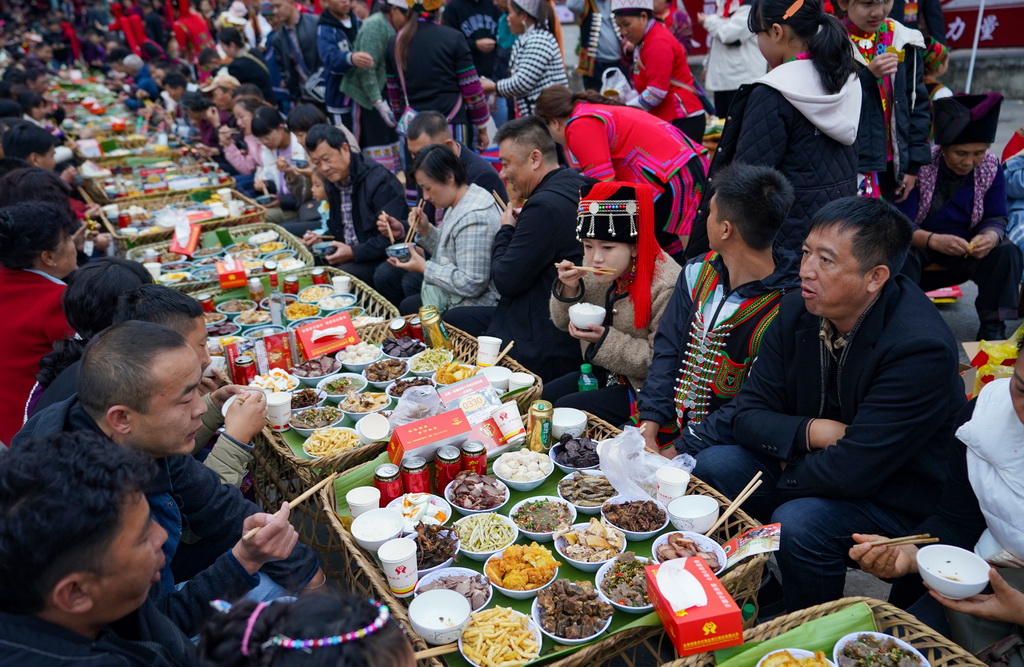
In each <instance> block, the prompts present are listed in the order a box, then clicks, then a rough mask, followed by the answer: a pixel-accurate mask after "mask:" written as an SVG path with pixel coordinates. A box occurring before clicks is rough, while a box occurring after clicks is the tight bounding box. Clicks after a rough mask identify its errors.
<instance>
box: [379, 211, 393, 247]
mask: <svg viewBox="0 0 1024 667" xmlns="http://www.w3.org/2000/svg"><path fill="white" fill-rule="evenodd" d="M380 217H382V218H384V226H385V227H387V228H388V238H389V239H391V245H394V244H395V234H394V232H392V231H391V222H390V221H388V216H387V213H385V212H384V211H381V212H380Z"/></svg>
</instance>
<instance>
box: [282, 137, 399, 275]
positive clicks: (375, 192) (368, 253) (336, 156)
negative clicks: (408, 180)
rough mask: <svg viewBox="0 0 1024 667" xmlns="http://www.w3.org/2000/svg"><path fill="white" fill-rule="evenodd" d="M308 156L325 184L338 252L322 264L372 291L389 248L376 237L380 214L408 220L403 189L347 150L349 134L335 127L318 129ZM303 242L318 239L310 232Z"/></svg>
mask: <svg viewBox="0 0 1024 667" xmlns="http://www.w3.org/2000/svg"><path fill="white" fill-rule="evenodd" d="M306 150H307V151H309V159H310V162H311V163H312V165H313V167H315V168H316V169H317V170H318V171H319V172H320V174H321V175H322V176H323V178H324V181H325V183H324V185H325V187H326V189H327V203H328V204H329V206H330V208H331V211H330V218H329V219H328V223H327V226H328V229H329V231H330V232H331V234H332V235H333V236H334V238H335V240H334V241H332V242H331V245H332V246H334V251H333V252H332V253H331V254H329V255H327V256H326V257H325V258H324V259H325V260H326V261H327V263H328V264H330V265H332V266H334V267H337V268H339V269H341V270H342V271H347V272H348V273H351V274H352V275H354V276H355V277H356V278H359V279H360V280H362V281H364V282H366V283H367V284H369V285H371V286H372V285H373V274H374V271H376V270H377V266H378V265H380V264H381V263H382V262H383V261H384V260H385V258H386V253H385V249H386V248H387V247H388V245H390V243H391V241H390V240H389V239H388V237H387V236H385V235H384V234H381V233H380V232H379V231H377V217H378V216H379V215H380V213H381V211H384V212H386V213H387V214H389V215H392V216H394V217H396V218H399V219H404V218H405V217H406V212H407V210H408V209H407V206H406V203H405V192H404V191H403V189H402V183H401V182H400V181H399V180H398V179H397V178H395V176H394V174H392V173H391V172H390V171H388V170H387V169H385V168H384V167H382V166H381V165H379V164H377V163H376V162H374V161H373V160H371V159H370V158H367V157H364V156H363V155H362V154H361V153H357V152H352V151H351V150H349V145H348V139H347V138H346V137H345V134H344V133H343V132H342V131H341V130H339V129H338V128H336V127H334V126H331V125H314V126H313V127H312V129H310V131H309V134H307V135H306ZM302 240H303V243H306V244H307V245H310V244H312V243H316V242H317V241H318V240H319V238H318V237H317V236H316V235H315V234H313V233H312V232H309V233H307V234H306V236H304V237H303V239H302Z"/></svg>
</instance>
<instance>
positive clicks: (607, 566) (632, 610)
mask: <svg viewBox="0 0 1024 667" xmlns="http://www.w3.org/2000/svg"><path fill="white" fill-rule="evenodd" d="M618 559H619V558H618V556H616V557H615V558H613V559H611V560H609V561H605V563H604V565H602V566H601V569H599V570H598V571H597V574H596V575H594V586H596V587H597V596H598V597H599V598H601V599H602V600H604V601H605V602H607V603H608V604H610V605H611V606H613V607H615V608H616V609H618V610H619V611H624V612H626V613H627V614H646V613H648V612H651V611H654V605H653V604H646V605H644V606H642V607H630V606H629V605H627V604H622V603H620V602H616V601H615V600H612V599H611V598H610V597H608V596H607V595H606V594H605V592H604V591H603V590H601V582H603V581H604V578H605V576H607V574H608V572H609V571H610V570H611V569H612V566H613V565H615V561H617V560H618ZM636 560H638V561H640V562H641V563H643V564H644V565H650V564H651V562H652V561H651V559H650V558H644V557H642V556H636Z"/></svg>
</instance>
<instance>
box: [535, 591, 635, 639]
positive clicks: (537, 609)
mask: <svg viewBox="0 0 1024 667" xmlns="http://www.w3.org/2000/svg"><path fill="white" fill-rule="evenodd" d="M530 615H531V616H532V617H533V622H534V623H536V624H537V627H538V628H540V631H541V632H543V633H544V636H546V637H548V638H549V639H551V641H553V642H555V643H556V644H560V645H562V646H579V645H581V644H587V643H589V642H592V641H594V640H595V639H597V638H598V637H600V636H601V634H602V633H603V632H604V631H605V630H607V629H608V626H609V625H611V624H612V618H614V617H615V614H614V613H612V614H611V615H610V616H608V620H607V621H605V622H604V625H602V626H601V629H600V630H598V631H597V632H595V633H594V634H592V635H590V636H589V637H583V638H582V639H564V638H562V637H559V636H558V635H555V634H552V633H550V632H548V631H547V630H545V629H544V626H543V625H541V624H540V601H539V600H534V601H533V605H532V606H531V607H530Z"/></svg>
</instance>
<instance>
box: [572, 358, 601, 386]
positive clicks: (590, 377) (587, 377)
mask: <svg viewBox="0 0 1024 667" xmlns="http://www.w3.org/2000/svg"><path fill="white" fill-rule="evenodd" d="M576 386H577V387H579V390H580V391H596V390H597V389H598V383H597V376H596V375H594V367H593V366H591V365H590V364H583V365H582V366H580V379H579V382H577V383H576Z"/></svg>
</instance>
